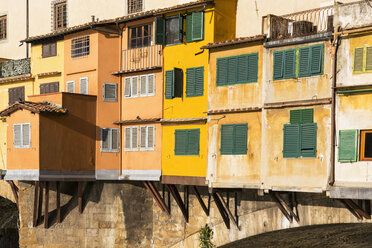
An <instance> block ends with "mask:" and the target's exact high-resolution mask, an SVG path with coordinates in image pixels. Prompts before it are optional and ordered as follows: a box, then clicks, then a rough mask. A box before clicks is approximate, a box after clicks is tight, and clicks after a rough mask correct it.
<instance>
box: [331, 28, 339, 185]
mask: <svg viewBox="0 0 372 248" xmlns="http://www.w3.org/2000/svg"><path fill="white" fill-rule="evenodd" d="M338 30H339V26H337V27H336V32H335V34H334V37H333V42H332V45H333V51H332V61H333V68H332V105H331V175H330V180H329V185H330V186H333V185H334V183H335V162H336V159H335V157H336V154H335V151H336V146H335V144H336V142H335V138H336V81H337V79H336V76H337V50H338V46H339V39H338V38H339V34H338Z"/></svg>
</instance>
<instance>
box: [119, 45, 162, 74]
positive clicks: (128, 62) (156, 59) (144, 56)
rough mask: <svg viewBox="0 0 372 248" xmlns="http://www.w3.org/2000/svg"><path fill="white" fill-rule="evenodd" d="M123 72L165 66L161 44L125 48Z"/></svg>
mask: <svg viewBox="0 0 372 248" xmlns="http://www.w3.org/2000/svg"><path fill="white" fill-rule="evenodd" d="M122 58H123V65H122V68H121V70H122V72H132V71H142V70H148V69H154V68H161V67H162V66H163V51H162V46H161V45H154V46H147V47H140V48H134V49H128V50H123V57H122Z"/></svg>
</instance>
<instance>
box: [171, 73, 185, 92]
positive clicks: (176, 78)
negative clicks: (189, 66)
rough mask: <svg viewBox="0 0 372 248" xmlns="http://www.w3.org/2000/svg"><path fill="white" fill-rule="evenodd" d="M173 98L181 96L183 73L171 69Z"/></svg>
mask: <svg viewBox="0 0 372 248" xmlns="http://www.w3.org/2000/svg"><path fill="white" fill-rule="evenodd" d="M173 71H174V73H173V89H174V91H173V97H182V95H183V71H182V69H180V68H174V69H173Z"/></svg>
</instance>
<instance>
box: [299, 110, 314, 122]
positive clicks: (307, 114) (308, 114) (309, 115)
mask: <svg viewBox="0 0 372 248" xmlns="http://www.w3.org/2000/svg"><path fill="white" fill-rule="evenodd" d="M313 122H314V109H302V110H301V123H313Z"/></svg>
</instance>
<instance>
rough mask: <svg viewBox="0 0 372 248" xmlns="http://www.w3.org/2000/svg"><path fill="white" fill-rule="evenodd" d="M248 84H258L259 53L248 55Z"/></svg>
mask: <svg viewBox="0 0 372 248" xmlns="http://www.w3.org/2000/svg"><path fill="white" fill-rule="evenodd" d="M247 79H248V80H247V81H248V82H257V79H258V53H254V54H250V55H248V78H247Z"/></svg>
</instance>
